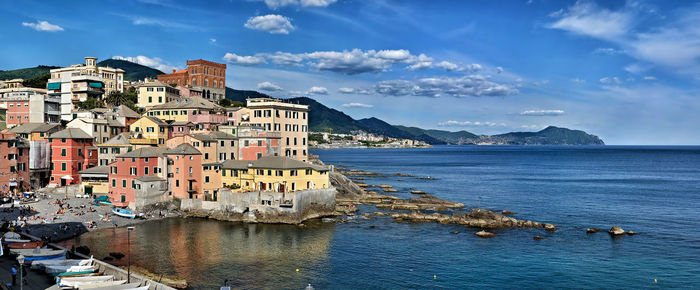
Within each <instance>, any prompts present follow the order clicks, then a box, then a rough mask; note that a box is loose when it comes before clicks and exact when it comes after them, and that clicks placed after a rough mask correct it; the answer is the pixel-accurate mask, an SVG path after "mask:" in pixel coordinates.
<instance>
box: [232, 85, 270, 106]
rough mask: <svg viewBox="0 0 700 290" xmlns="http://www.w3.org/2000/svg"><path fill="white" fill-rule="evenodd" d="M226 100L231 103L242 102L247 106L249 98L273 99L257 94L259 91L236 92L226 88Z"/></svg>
mask: <svg viewBox="0 0 700 290" xmlns="http://www.w3.org/2000/svg"><path fill="white" fill-rule="evenodd" d="M226 98H227V99H229V100H231V101H236V102H241V103H244V104H245V100H246V99H247V98H271V97H270V96H268V95H266V94H263V93H260V92H257V91H246V90H235V89H232V88H229V87H226Z"/></svg>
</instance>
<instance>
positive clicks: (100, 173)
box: [79, 165, 109, 196]
mask: <svg viewBox="0 0 700 290" xmlns="http://www.w3.org/2000/svg"><path fill="white" fill-rule="evenodd" d="M79 174H80V183H81V184H82V185H83V192H84V193H85V194H90V195H95V196H107V195H108V194H109V166H106V165H102V166H95V167H90V168H88V169H85V170H81V171H80V172H79Z"/></svg>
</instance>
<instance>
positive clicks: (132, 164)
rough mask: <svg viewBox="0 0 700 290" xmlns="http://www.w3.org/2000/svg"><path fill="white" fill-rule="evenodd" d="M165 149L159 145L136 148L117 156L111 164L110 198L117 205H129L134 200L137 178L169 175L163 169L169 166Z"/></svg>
mask: <svg viewBox="0 0 700 290" xmlns="http://www.w3.org/2000/svg"><path fill="white" fill-rule="evenodd" d="M163 151H165V149H164V148H159V147H145V148H139V149H134V150H133V151H131V152H127V153H124V154H121V155H119V156H117V158H116V160H115V161H114V162H112V163H110V164H109V200H110V201H112V203H113V204H114V205H115V206H129V204H130V203H132V202H134V200H135V195H134V189H136V178H138V177H141V176H157V177H161V178H162V177H165V176H167V173H165V172H164V171H163V170H162V169H163V168H165V167H166V166H167V165H166V160H165V158H164V157H163Z"/></svg>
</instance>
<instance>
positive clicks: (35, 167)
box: [10, 123, 63, 188]
mask: <svg viewBox="0 0 700 290" xmlns="http://www.w3.org/2000/svg"><path fill="white" fill-rule="evenodd" d="M62 129H63V128H62V127H61V126H60V125H58V124H46V123H23V124H21V125H18V126H15V127H13V128H12V129H10V132H13V133H15V134H17V135H19V136H20V137H21V138H24V139H26V140H27V142H28V143H29V186H30V187H31V188H42V187H44V186H46V185H47V184H49V178H50V177H51V146H50V144H49V142H48V139H47V138H48V137H49V135H51V134H53V133H56V132H58V131H60V130H62Z"/></svg>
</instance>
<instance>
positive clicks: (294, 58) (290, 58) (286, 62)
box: [264, 51, 304, 66]
mask: <svg viewBox="0 0 700 290" xmlns="http://www.w3.org/2000/svg"><path fill="white" fill-rule="evenodd" d="M264 56H265V57H267V58H268V59H270V60H271V61H272V63H274V64H276V65H281V66H299V65H301V63H302V62H303V61H304V57H303V56H302V55H298V54H292V53H289V52H281V51H278V52H276V53H275V54H265V55H264Z"/></svg>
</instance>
